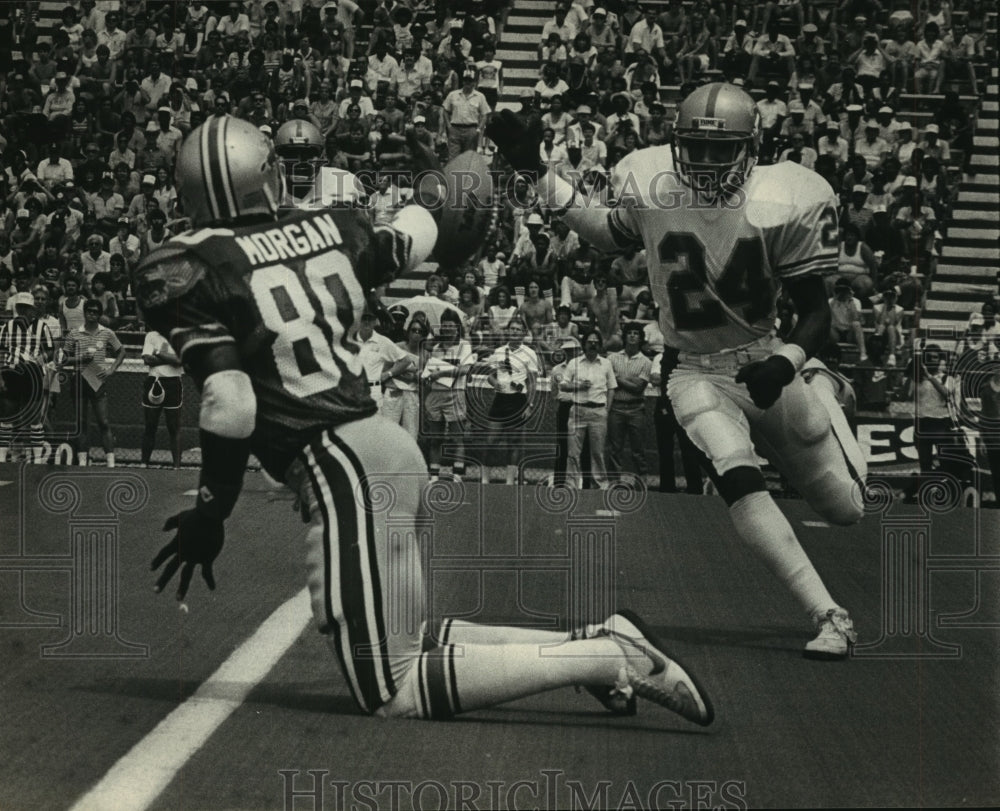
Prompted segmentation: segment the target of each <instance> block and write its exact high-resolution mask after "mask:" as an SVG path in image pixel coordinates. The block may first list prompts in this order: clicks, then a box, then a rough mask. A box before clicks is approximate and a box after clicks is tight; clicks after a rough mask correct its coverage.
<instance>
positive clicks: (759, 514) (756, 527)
mask: <svg viewBox="0 0 1000 811" xmlns="http://www.w3.org/2000/svg"><path fill="white" fill-rule="evenodd" d="M729 514H730V515H731V516H732V519H733V524H734V525H735V526H736V532H737V533H738V534H739V536H740V538H742V539H743V540H744V542H746V544H747V545H748V546H749V547H750V548H751V549H753V550H754V552H756V553H757V556H758V557H759V558H760V559H761V560H763V561H764V563H765V564H766V565H767V567H768V568H769V569H770V570H771V571H772V572H773V573H774V575H775V577H777V578H778V579H779V580H780V581H781V582H782V583H784V584H785V585H786V586H788V588H789V590H790V591H791V592H792V594H793V595H794V596H795V599H797V600H798V601H799V604H800V605H801V606H802V609H803V610H804V611H805V612H806V613H807V614H808V615H809V616H810V617H812V616H814V615H816V614H819V613H821V612H825V611H826V610H827V609H829V608H833V607H834V606H836V605H837V604H836V603H835V602H834V601H833V598H832V597H831V596H830V592H828V591H827V590H826V586H824V585H823V581H822V580H821V579H820V576H819V574H818V573H817V571H816V569H814V568H813V565H812V563H811V562H810V561H809V557H808V555H806V552H805V550H804V549H803V548H802V546H801V544H799V539H798V538H796V537H795V531H794V530H793V529H792V525H791V524H789V523H788V519H787V518H785V516H784V513H782V512H781V510H780V509H778V505H777V504H775V503H774V499H772V498H771V496H770V495H769V494H768V493H765V492H763V491H759V492H756V493H750V494H749V495H746V496H743V498H741V499H740V500H739V501H737V502H736V503H735V504H733V506H731V507H730V508H729Z"/></svg>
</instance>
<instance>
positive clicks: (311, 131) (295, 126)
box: [274, 119, 326, 186]
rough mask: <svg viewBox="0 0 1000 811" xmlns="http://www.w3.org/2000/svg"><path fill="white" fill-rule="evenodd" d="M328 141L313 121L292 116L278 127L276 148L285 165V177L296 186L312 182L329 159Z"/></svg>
mask: <svg viewBox="0 0 1000 811" xmlns="http://www.w3.org/2000/svg"><path fill="white" fill-rule="evenodd" d="M325 149H326V143H325V142H324V140H323V135H322V134H321V133H320V131H319V128H318V127H317V126H316V125H315V124H313V123H312V122H309V121H302V120H301V119H292V120H291V121H286V122H285V123H284V124H282V125H281V126H280V127H279V128H278V132H277V133H276V134H275V136H274V150H275V152H277V153H278V157H279V158H280V159H281V163H282V166H283V167H284V172H285V178H286V180H287V182H288V183H290V184H293V185H295V186H302V185H306V184H310V183H312V182H313V181H315V179H316V177H317V176H318V175H319V170H320V168H321V167H322V166H323V164H324V163H325V162H326V161H325V158H324V152H325Z"/></svg>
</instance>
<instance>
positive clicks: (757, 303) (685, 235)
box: [487, 83, 867, 659]
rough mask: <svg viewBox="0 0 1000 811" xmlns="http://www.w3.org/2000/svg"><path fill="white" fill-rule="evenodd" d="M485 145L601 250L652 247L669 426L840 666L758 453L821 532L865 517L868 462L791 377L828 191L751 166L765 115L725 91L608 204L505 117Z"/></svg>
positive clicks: (634, 157)
mask: <svg viewBox="0 0 1000 811" xmlns="http://www.w3.org/2000/svg"><path fill="white" fill-rule="evenodd" d="M487 134H488V135H489V137H490V138H492V139H493V140H494V141H495V142H496V144H497V146H498V147H499V149H500V151H501V153H503V154H504V156H505V157H506V158H507V160H508V161H509V162H510V163H511V165H512V167H513V168H514V169H515V170H518V171H523V172H526V173H537V175H538V176H539V180H538V184H537V186H538V192H539V197H540V199H541V201H542V203H543V205H546V206H547V207H548V208H550V209H552V210H556V211H559V212H565V214H564V219H565V221H566V222H567V223H568V224H569V225H570V227H571V228H573V230H575V231H576V232H577V233H579V234H580V236H581V237H583V238H586V239H587V240H588V241H589V242H591V243H592V244H593V245H594V246H595V247H597V248H598V249H601V250H605V251H621V250H622V249H623V248H625V247H627V246H629V245H638V246H640V247H644V248H645V250H646V255H647V256H648V257H649V278H650V282H651V288H652V292H653V295H654V297H655V298H656V301H657V302H658V303H659V304H660V329H661V331H662V332H663V335H664V338H665V339H666V343H667V344H668V345H669V346H671V347H673V348H674V349H675V350H678V351H679V356H678V360H677V363H676V366H675V368H673V369H665V370H664V377H666V375H667V373H668V372H669V374H670V377H669V384H668V389H667V392H668V395H669V397H670V400H671V402H672V404H673V406H674V410H675V412H676V414H677V419H678V420H679V422H680V424H681V425H682V426H683V428H684V429H685V430H686V431H687V433H688V435H689V436H690V438H691V440H692V441H693V442H694V444H695V445H697V446H698V448H700V449H701V450H702V451H703V452H704V453H705V455H706V456H707V458H708V461H709V462H710V465H709V467H710V468H711V470H710V475H711V476H712V478H713V480H714V481H715V483H716V486H717V488H718V490H719V493H720V494H721V495H722V496H723V498H724V499H725V500H726V503H727V504H728V505H729V510H730V513H731V515H732V518H733V523H734V524H735V527H736V531H737V533H738V534H739V536H740V537H741V538H742V539H743V541H744V542H746V543H747V544H748V545H749V546H750V547H751V548H752V549H753V550H754V551H755V552H756V553H757V554H758V556H759V557H760V558H761V559H762V560H763V561H764V562H765V563H766V564H767V566H768V567H769V568H770V569H771V570H772V572H774V574H775V575H776V576H777V577H778V578H779V579H780V580H781V581H782V582H784V583H785V584H786V585H787V586H788V588H789V589H790V590H791V592H792V594H793V595H794V596H795V597H796V598H797V599H798V601H799V603H800V604H801V605H802V608H803V609H804V610H805V611H806V612H807V614H808V615H809V616H810V617H811V618H812V619H813V621H814V623H815V625H816V629H817V632H818V633H817V636H816V638H815V639H813V640H812V641H810V642H809V643H808V644H807V645H806V649H805V655H806V656H807V657H809V658H816V659H841V658H844V657H846V656H847V654H848V651H849V648H850V646H851V645H852V644H853V643H854V641H855V639H856V634H855V632H854V628H853V624H852V622H851V618H850V615H849V614H848V612H847V611H846V610H845V609H844V608H842V607H841V606H840V605H839V604H838V603H837V602H836V601H835V600H834V599H833V597H831V596H830V594H829V592H828V591H827V589H826V586H825V585H824V583H823V581H822V579H821V578H820V576H819V574H818V573H817V572H816V570H815V568H813V565H812V563H811V562H810V561H809V558H808V557H807V555H806V553H805V551H804V550H803V549H802V547H801V545H800V544H799V541H798V539H797V538H796V537H795V533H794V531H793V530H792V527H791V525H790V524H789V522H788V520H787V519H786V518H785V516H784V515H783V514H782V512H781V511H780V510H779V509H778V507H777V505H776V504H775V503H774V501H773V500H772V499H771V497H770V495H769V494H768V492H767V489H766V486H765V483H764V477H763V474H762V473H761V470H760V466H759V464H758V461H757V458H758V457H757V453H756V452H755V449H756V451H759V452H760V453H761V454H762V455H764V456H765V457H767V458H768V459H769V460H770V461H771V462H772V463H773V464H774V465H775V466H776V467H777V468H778V469H779V470H780V471H781V472H782V473H784V475H785V476H786V477H787V478H788V479H789V480H790V481H792V482H794V483H795V486H796V488H797V489H798V490H799V491H800V492H801V493H802V494H803V496H804V497H805V498H806V499H807V500H808V501H809V503H810V505H811V506H812V507H813V508H814V509H815V510H816V511H817V512H818V513H820V515H822V516H823V517H824V518H825V519H826V520H827V521H829V522H830V523H833V524H839V525H845V524H850V523H853V522H855V521H857V520H859V519H860V518H861V516H862V514H863V505H862V499H861V484H860V483H861V482H862V481H863V478H864V476H865V474H866V472H867V471H866V469H865V463H864V458H863V456H862V454H861V452H860V449H859V448H858V446H857V442H856V441H855V439H854V437H853V435H852V434H850V432H849V431H845V430H843V429H844V427H845V426H846V423H845V422H844V421H843V419H842V418H841V419H839V420H838V419H835V418H834V417H837V416H839V415H834V416H833V417H832V416H831V411H830V409H829V408H828V407H827V405H828V404H829V403H830V402H833V401H832V399H831V398H827V397H819V396H817V390H814V387H813V386H812V385H810V384H808V383H807V382H806V380H805V379H804V378H803V377H802V376H801V375H800V374H799V372H800V371H801V370H802V368H803V366H804V365H805V363H806V361H807V359H808V358H810V357H811V356H813V355H814V354H815V353H816V352H817V351H818V350H819V349H820V348H821V347H822V346H823V345H824V344H825V343H826V341H827V336H828V334H829V332H828V330H829V323H830V313H829V306H828V304H827V298H826V293H825V290H824V286H823V278H822V274H823V273H825V272H828V271H833V270H836V267H837V251H838V244H837V214H836V209H837V199H836V197H835V196H834V194H833V190H832V189H831V188H830V186H829V185H828V184H827V183H826V182H825V181H824V180H823V179H822V178H821V177H820V176H819V175H817V174H815V173H814V172H812V171H811V170H808V169H805V168H803V167H802V166H800V165H799V164H796V163H791V162H789V163H782V164H777V165H775V166H761V167H756V168H755V164H756V161H757V155H758V149H759V144H760V135H761V128H760V116H759V114H758V112H757V109H756V107H755V105H754V102H753V99H751V98H750V96H749V95H747V94H746V93H745V92H743V91H742V90H741V89H739V88H737V87H735V86H734V85H729V84H725V83H715V84H709V85H704V86H702V87H700V88H698V89H697V90H695V91H694V92H692V93H691V94H689V95H688V97H687V98H685V99H684V100H683V101H682V102H681V104H680V105H679V106H678V115H677V120H676V122H675V124H674V134H673V140H672V143H671V144H670V145H664V146H657V147H651V148H648V149H643V150H639V151H637V152H633V153H632V154H630V155H628V156H627V157H626V158H625V159H624V160H622V161H621V162H620V163H619V165H618V166H617V167H616V171H615V176H614V179H613V187H614V188H615V190H616V192H617V198H618V199H617V203H616V204H615V205H614V206H612V207H609V206H607V205H603V204H600V203H598V202H597V201H592V200H591V201H588V200H583V199H582V198H581V197H580V196H578V194H577V192H576V191H575V190H574V189H573V188H572V187H571V186H570V185H569V184H567V183H565V182H564V181H562V180H561V179H560V178H558V177H557V176H556V175H555V173H554V172H545V169H544V168H543V167H541V166H539V165H538V160H537V158H536V157H533V156H532V154H531V153H530V149H531V148H532V140H533V138H532V137H531V133H528V132H526V131H525V128H524V126H523V125H521V124H520V123H519V122H518V120H517V119H516V118H514V117H513V116H508V115H507V113H506V112H504V113H500V114H499V115H498V116H497V118H496V119H494V122H493V123H492V124H491V126H490V127H488V128H487ZM526 144H527V145H526ZM782 287H784V289H785V290H787V292H788V294H789V296H790V297H791V299H792V301H793V302H794V303H795V306H796V310H797V312H798V321H797V323H796V326H795V327H794V329H793V330H792V332H791V334H790V335H789V338H788V341H787V342H782V341H781V340H780V339H778V338H776V337H775V335H774V327H775V316H776V313H775V302H776V300H777V296H778V293H779V290H780V288H782ZM666 354H667V356H670V354H672V353H666ZM813 379H814V380H815V379H816V378H813ZM833 407H835V405H834V406H833Z"/></svg>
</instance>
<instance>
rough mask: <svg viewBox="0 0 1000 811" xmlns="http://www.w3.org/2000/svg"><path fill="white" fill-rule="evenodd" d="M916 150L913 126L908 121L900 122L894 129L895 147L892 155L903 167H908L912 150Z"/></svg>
mask: <svg viewBox="0 0 1000 811" xmlns="http://www.w3.org/2000/svg"><path fill="white" fill-rule="evenodd" d="M916 148H917V144H916V141H914V140H913V125H912V124H910V122H909V121H900V122H899V124H898V125H897V127H896V145H895V147H893V150H892V154H893V155H894V156H895V157H896V159H897V160H898V161H899V162H900V164H902V165H903V166H909V164H910V158H912V157H913V150H914V149H916Z"/></svg>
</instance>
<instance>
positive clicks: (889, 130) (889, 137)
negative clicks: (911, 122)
mask: <svg viewBox="0 0 1000 811" xmlns="http://www.w3.org/2000/svg"><path fill="white" fill-rule="evenodd" d="M875 120H876V121H878V127H879V131H878V134H879V137H880V138H881V139H882V140H883V141H885V142H886V143H887V144H888V145H889V147H890V149H894V148H895V146H896V144H897V143H898V141H899V137H898V135H897V134H896V131H897V130H898V129H899V122H898V121H897V120H896V114H895V112H894V111H893V109H892V107H890V106H889V105H888V104H883V105H882V106H881V107H879V108H878V112H877V113H876V114H875Z"/></svg>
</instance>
